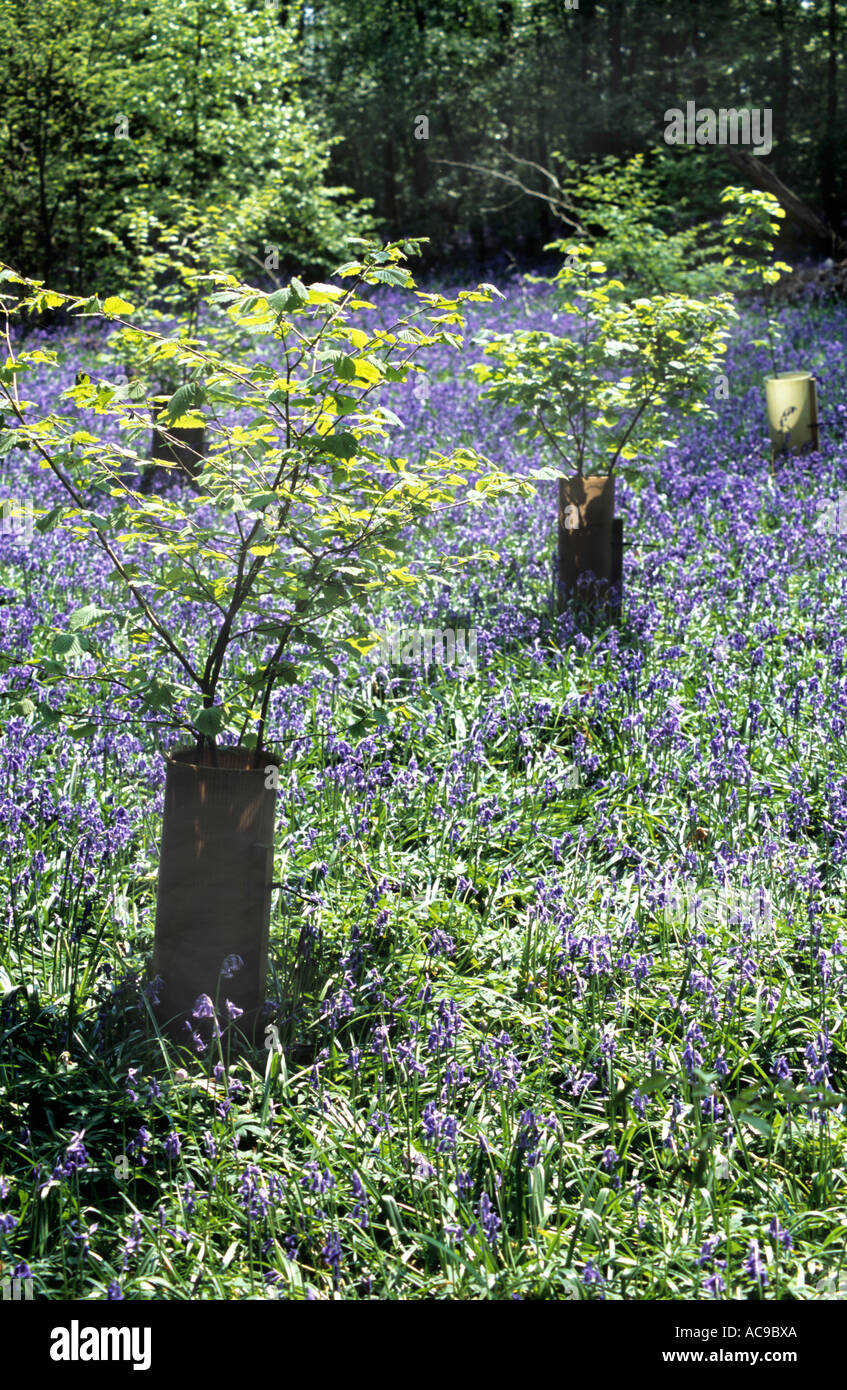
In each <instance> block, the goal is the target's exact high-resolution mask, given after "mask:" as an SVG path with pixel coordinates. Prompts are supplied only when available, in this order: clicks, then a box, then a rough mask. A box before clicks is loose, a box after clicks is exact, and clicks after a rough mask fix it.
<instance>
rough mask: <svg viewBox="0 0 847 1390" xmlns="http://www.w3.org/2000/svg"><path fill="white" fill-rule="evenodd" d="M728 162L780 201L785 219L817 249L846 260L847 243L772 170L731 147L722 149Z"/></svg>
mask: <svg viewBox="0 0 847 1390" xmlns="http://www.w3.org/2000/svg"><path fill="white" fill-rule="evenodd" d="M725 149H726V154H727V158H728V159H729V160H730V163H732V164H734V165H735V168H736V169H739V170H740V171H741V173H742V174H744V175H745V176H746V177H747V178H748V179H749V180H750V182H751V183H754V184H755V185H756V187H757V188H763V189H765V191H766V192H768V193H773V195H774V197H775V198H778V199H779V202H780V203H781V205H782V207H783V208H784V209H785V212H786V214H787V216H788V217H790V218H791V220H792V222H794V223H795V224H796V226H798V227H800V228H801V229H802V230H803V231H804V232H805V233H806V235H807V236H808V237H810V238H811V239H812V241H814V242H816V243H817V244H818V245H819V246H820V247H822V248H824V247H825V248H826V250H827V251H828V252H829V254H830V255H835V256H837V257H838V258H839V259H842V258H843V257H844V256H847V241H845V240H844V238H843V237H841V236H839V235H838V233H837V232H836V231H834V229H833V228H832V227H829V226H827V224H826V223H825V222H824V221H822V219H821V218H820V217H818V215H817V213H815V212H813V211H812V209H811V208H810V207H809V206H808V205H807V204H806V203H804V202H803V200H802V199H801V198H798V197H797V194H796V193H792V191H791V189H790V188H786V186H785V184H784V183H783V182H782V180H781V179H778V178H777V176H776V174H775V173H774V172H773V170H772V169H769V168H768V167H767V166H766V165H765V164H764V163H763V162H762V160H761V158H759V157H757V156H756V155H752V154H748V153H747V152H746V151H745V150H736V149H733V148H732V146H730V145H727V146H725Z"/></svg>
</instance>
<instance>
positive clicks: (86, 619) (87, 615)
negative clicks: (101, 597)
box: [68, 603, 109, 632]
mask: <svg viewBox="0 0 847 1390" xmlns="http://www.w3.org/2000/svg"><path fill="white" fill-rule="evenodd" d="M108 616H109V610H108V609H107V608H98V607H97V605H96V603H87V604H86V605H85V607H84V608H77V610H76V612H75V613H72V614H71V616H70V618H69V620H68V627H69V628H70V630H71V632H79V631H80V629H81V628H84V627H91V625H92V624H93V623H96V622H99V621H100V619H101V618H108Z"/></svg>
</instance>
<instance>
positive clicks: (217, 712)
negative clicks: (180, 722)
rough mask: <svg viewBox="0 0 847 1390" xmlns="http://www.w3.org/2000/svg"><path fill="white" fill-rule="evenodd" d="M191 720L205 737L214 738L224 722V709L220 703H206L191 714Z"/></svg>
mask: <svg viewBox="0 0 847 1390" xmlns="http://www.w3.org/2000/svg"><path fill="white" fill-rule="evenodd" d="M192 721H193V724H194V727H195V729H198V730H199V731H200V733H201V734H205V735H206V737H207V738H214V737H215V736H216V734H218V733H220V730H221V727H222V725H223V722H224V711H223V706H222V705H208V706H206V707H205V708H203V709H201V710H198V711H197V712H196V713H195V714H194V715H193V716H192Z"/></svg>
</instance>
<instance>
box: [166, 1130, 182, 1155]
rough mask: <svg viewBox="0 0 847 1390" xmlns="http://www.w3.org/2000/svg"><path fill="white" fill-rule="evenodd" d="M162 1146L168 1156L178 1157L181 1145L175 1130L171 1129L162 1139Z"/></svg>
mask: <svg viewBox="0 0 847 1390" xmlns="http://www.w3.org/2000/svg"><path fill="white" fill-rule="evenodd" d="M163 1147H164V1150H165V1153H166V1155H167V1157H168V1158H170V1159H177V1158H179V1154H180V1149H181V1147H182V1146H181V1144H180V1142H179V1135H178V1134H177V1133H176V1130H173V1129H172V1130H171V1132H170V1134H169V1135H168V1136H167V1137H166V1139H165V1141H164V1145H163Z"/></svg>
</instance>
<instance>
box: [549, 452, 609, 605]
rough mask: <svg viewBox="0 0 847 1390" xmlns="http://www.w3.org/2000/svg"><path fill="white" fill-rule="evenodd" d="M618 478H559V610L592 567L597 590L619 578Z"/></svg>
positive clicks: (593, 476)
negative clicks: (615, 538) (616, 538)
mask: <svg viewBox="0 0 847 1390" xmlns="http://www.w3.org/2000/svg"><path fill="white" fill-rule="evenodd" d="M614 513H615V479H614V476H611V477H610V476H608V475H607V474H592V475H590V476H589V477H582V476H580V475H579V474H575V475H574V476H573V477H570V478H560V479H559V613H560V614H561V613H563V612H564V610H565V607H566V605H567V602H568V599H569V597H570V596H571V595H573V594H574V593H575V592H576V590H577V583H578V580H579V577H580V575H582V574H585V573H587V572H588V571H589V570H591V571H593V573H594V575H595V579H596V581H597V583H596V590H597V591H598V593H600V592H602V591H604V590H608V587H609V586H610V585H612V584H614V583H616V582H618V583H619V582H620V579H619V578H618V579H617V580H616V578H615V575H616V572H618V574H619V572H620V562H619V560H618V557H617V556H616V555H615V546H614V544H613V532H614Z"/></svg>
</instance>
